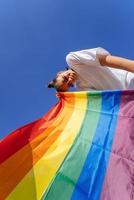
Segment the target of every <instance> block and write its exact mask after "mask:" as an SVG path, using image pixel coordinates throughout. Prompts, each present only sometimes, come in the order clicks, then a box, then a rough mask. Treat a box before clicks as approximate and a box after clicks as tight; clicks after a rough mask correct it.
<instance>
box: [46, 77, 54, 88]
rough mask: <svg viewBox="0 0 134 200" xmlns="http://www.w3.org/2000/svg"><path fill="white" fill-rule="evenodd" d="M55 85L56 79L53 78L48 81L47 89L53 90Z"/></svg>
mask: <svg viewBox="0 0 134 200" xmlns="http://www.w3.org/2000/svg"><path fill="white" fill-rule="evenodd" d="M55 83H56V78H54V79H53V80H52V81H50V82H49V83H48V85H47V87H48V88H54V87H55Z"/></svg>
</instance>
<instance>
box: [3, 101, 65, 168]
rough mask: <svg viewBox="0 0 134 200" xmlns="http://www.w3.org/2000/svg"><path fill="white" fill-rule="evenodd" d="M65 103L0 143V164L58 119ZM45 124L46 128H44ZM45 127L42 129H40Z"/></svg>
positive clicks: (56, 106) (59, 104) (60, 103)
mask: <svg viewBox="0 0 134 200" xmlns="http://www.w3.org/2000/svg"><path fill="white" fill-rule="evenodd" d="M63 103H64V102H63V101H60V102H59V103H57V104H56V105H55V106H54V107H53V108H52V109H51V110H50V111H49V112H48V113H47V114H46V115H44V116H43V117H42V118H41V119H38V120H36V121H34V122H32V123H29V124H27V125H25V126H23V127H21V128H18V129H17V130H15V131H14V132H12V133H11V134H10V135H8V136H7V137H6V138H5V139H3V140H2V141H1V142H0V152H2V153H0V164H1V163H2V162H4V161H5V160H6V159H7V158H9V157H10V156H11V155H13V154H14V153H16V152H17V151H18V150H20V149H21V148H22V147H23V146H25V145H26V144H28V143H29V142H30V141H32V140H33V139H34V138H35V137H36V136H38V135H40V134H41V133H42V132H43V131H44V130H46V129H47V127H48V126H49V125H50V124H51V123H52V122H53V120H55V118H57V117H58V116H59V115H58V114H59V113H60V112H61V110H62V109H63V107H64V106H63ZM43 124H44V126H43ZM41 126H43V127H42V128H40V127H41Z"/></svg>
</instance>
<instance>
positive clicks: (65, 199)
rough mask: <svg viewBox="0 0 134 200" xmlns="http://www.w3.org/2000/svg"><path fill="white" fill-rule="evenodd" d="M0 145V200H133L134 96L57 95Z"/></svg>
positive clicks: (114, 93)
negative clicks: (47, 107)
mask: <svg viewBox="0 0 134 200" xmlns="http://www.w3.org/2000/svg"><path fill="white" fill-rule="evenodd" d="M59 95H60V98H59V102H58V103H57V104H56V105H55V106H54V107H53V108H52V109H51V110H50V111H49V112H48V113H47V114H46V115H45V116H43V117H42V118H40V119H38V120H37V121H35V122H32V123H30V124H28V125H26V126H23V127H21V128H19V129H17V130H15V131H14V132H13V133H11V134H9V135H8V136H7V137H6V138H5V139H3V140H2V141H1V143H0V200H5V199H6V200H88V199H89V200H133V199H134V91H131V90H130V91H91V92H90V91H89V92H66V93H59Z"/></svg>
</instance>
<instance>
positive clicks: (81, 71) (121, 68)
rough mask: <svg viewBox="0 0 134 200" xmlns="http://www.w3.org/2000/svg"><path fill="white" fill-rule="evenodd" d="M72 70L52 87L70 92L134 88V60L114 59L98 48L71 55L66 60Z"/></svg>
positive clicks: (56, 80)
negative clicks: (73, 88) (72, 90)
mask: <svg viewBox="0 0 134 200" xmlns="http://www.w3.org/2000/svg"><path fill="white" fill-rule="evenodd" d="M66 61H67V64H68V66H69V68H70V69H69V70H65V71H61V72H59V73H57V75H56V78H55V79H53V81H51V82H50V83H49V84H48V87H49V88H51V87H53V88H55V89H56V90H57V91H60V92H66V91H68V90H69V88H70V87H71V86H73V85H75V86H76V88H77V89H78V90H111V89H121V90H122V89H134V60H129V59H125V58H121V57H117V56H112V55H111V54H110V53H109V52H108V51H107V50H105V49H103V48H101V47H98V48H94V49H86V50H81V51H76V52H71V53H69V54H68V55H67V57H66Z"/></svg>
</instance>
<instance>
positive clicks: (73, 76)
mask: <svg viewBox="0 0 134 200" xmlns="http://www.w3.org/2000/svg"><path fill="white" fill-rule="evenodd" d="M76 80H77V74H76V72H74V71H72V70H70V72H69V78H68V84H69V85H73V84H74V83H75V81H76Z"/></svg>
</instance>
